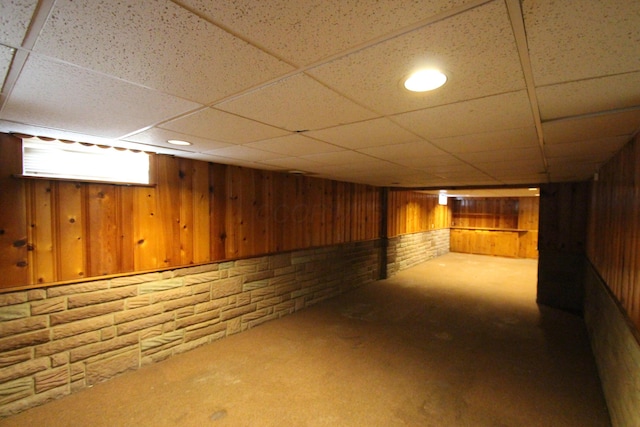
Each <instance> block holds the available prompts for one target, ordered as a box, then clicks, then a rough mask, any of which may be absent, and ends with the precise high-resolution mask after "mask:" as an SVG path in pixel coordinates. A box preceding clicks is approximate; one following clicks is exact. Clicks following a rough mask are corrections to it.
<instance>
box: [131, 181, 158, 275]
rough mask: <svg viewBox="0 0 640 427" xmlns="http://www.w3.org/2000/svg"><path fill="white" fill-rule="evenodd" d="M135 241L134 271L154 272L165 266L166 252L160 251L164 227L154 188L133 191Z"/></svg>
mask: <svg viewBox="0 0 640 427" xmlns="http://www.w3.org/2000/svg"><path fill="white" fill-rule="evenodd" d="M133 190H134V191H133V212H134V217H133V241H134V251H133V258H134V269H135V270H136V271H143V270H152V269H154V268H158V267H160V266H163V265H165V263H164V260H163V259H160V257H161V256H164V251H161V250H160V240H161V239H162V234H161V233H162V227H161V226H160V224H159V216H158V215H157V210H158V207H157V195H156V193H157V191H156V189H155V188H153V187H135V188H134V189H133Z"/></svg>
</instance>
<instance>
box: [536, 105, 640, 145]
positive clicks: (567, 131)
mask: <svg viewBox="0 0 640 427" xmlns="http://www.w3.org/2000/svg"><path fill="white" fill-rule="evenodd" d="M542 128H543V130H544V140H545V144H549V145H551V144H566V143H569V142H576V141H588V140H592V139H599V138H606V137H613V136H623V135H632V134H634V133H635V132H636V131H637V130H638V129H640V109H636V110H631V111H623V112H620V113H613V114H600V115H594V116H588V117H582V118H577V119H570V120H557V121H552V122H547V123H543V124H542Z"/></svg>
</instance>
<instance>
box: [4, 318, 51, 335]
mask: <svg viewBox="0 0 640 427" xmlns="http://www.w3.org/2000/svg"><path fill="white" fill-rule="evenodd" d="M47 326H49V319H48V318H47V316H35V317H25V318H22V319H17V320H10V321H7V322H2V323H0V338H5V337H8V336H10V335H15V334H19V333H24V332H30V331H36V330H38V329H44V328H46V327H47Z"/></svg>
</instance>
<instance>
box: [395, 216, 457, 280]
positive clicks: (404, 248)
mask: <svg viewBox="0 0 640 427" xmlns="http://www.w3.org/2000/svg"><path fill="white" fill-rule="evenodd" d="M450 237H451V233H450V230H449V229H448V228H443V229H439V230H431V231H423V232H420V233H412V234H403V235H400V236H396V237H393V238H390V239H389V246H388V250H387V275H388V276H389V277H391V276H393V275H394V274H396V273H397V272H399V271H402V270H404V269H407V268H409V267H413V266H414V265H417V264H420V263H422V262H425V261H428V260H430V259H433V258H436V257H439V256H441V255H444V254H446V253H449V247H450V241H451V239H450Z"/></svg>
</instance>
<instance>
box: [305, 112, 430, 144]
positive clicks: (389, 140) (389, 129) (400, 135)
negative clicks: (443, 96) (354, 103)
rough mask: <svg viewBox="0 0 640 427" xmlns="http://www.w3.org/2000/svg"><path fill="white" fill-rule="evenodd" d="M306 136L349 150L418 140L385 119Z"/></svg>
mask: <svg viewBox="0 0 640 427" xmlns="http://www.w3.org/2000/svg"><path fill="white" fill-rule="evenodd" d="M307 135H309V136H311V137H314V138H318V139H321V140H323V141H327V142H330V143H332V144H336V145H339V146H341V147H345V148H351V149H358V148H367V147H378V146H382V145H391V144H402V143H406V142H413V141H415V140H416V139H418V137H416V135H414V134H412V133H411V132H408V131H406V130H404V129H402V128H401V127H400V126H398V125H397V124H395V123H393V122H392V121H391V120H389V119H387V118H379V119H373V120H367V121H364V122H359V123H351V124H348V125H343V126H336V127H332V128H328V129H322V130H317V131H311V132H308V133H307Z"/></svg>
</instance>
